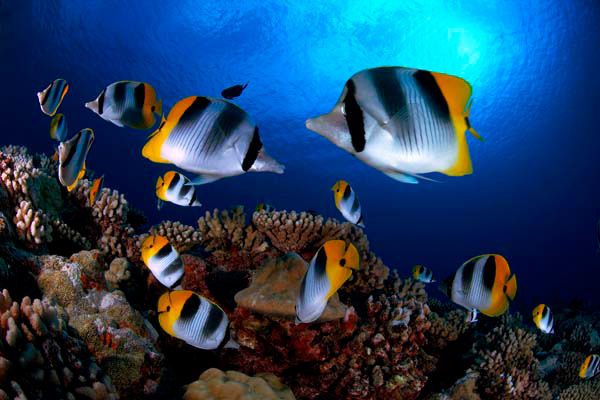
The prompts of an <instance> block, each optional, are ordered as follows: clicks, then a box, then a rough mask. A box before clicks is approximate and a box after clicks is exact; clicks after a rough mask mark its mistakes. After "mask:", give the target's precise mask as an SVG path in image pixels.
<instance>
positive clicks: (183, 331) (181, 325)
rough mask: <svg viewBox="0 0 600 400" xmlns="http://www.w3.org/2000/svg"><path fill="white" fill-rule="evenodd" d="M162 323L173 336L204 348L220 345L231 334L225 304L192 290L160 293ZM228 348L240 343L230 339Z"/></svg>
mask: <svg viewBox="0 0 600 400" xmlns="http://www.w3.org/2000/svg"><path fill="white" fill-rule="evenodd" d="M158 322H159V323H160V326H161V328H162V329H163V330H164V331H165V332H167V333H168V334H169V335H171V336H173V337H176V338H178V339H181V340H183V341H184V342H186V343H187V344H189V345H191V346H194V347H198V348H200V349H204V350H214V349H216V348H219V347H220V346H221V344H222V343H223V342H225V339H226V338H227V336H228V334H229V331H228V329H227V327H228V325H229V319H228V318H227V315H226V314H225V312H224V311H223V310H222V309H221V307H219V306H218V305H216V304H215V303H213V302H212V301H210V300H208V299H206V298H204V297H202V296H200V295H199V294H196V293H194V292H192V291H189V290H175V291H172V292H168V293H165V294H163V295H162V296H160V298H159V299H158ZM224 347H230V348H239V345H237V344H236V343H235V342H233V341H232V340H229V341H228V342H227V343H226V344H225V346H224Z"/></svg>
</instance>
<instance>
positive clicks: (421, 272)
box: [412, 265, 435, 283]
mask: <svg viewBox="0 0 600 400" xmlns="http://www.w3.org/2000/svg"><path fill="white" fill-rule="evenodd" d="M412 277H413V279H414V280H416V281H421V282H423V283H432V282H435V280H434V279H433V272H432V271H431V270H430V269H429V268H427V267H425V266H423V265H415V266H413V268H412Z"/></svg>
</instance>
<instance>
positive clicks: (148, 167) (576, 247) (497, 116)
mask: <svg viewBox="0 0 600 400" xmlns="http://www.w3.org/2000/svg"><path fill="white" fill-rule="evenodd" d="M598 48H600V3H598V2H597V1H595V0H587V1H586V0H580V1H567V0H563V1H560V0H555V1H544V2H542V1H540V2H537V1H511V2H507V1H470V2H462V1H431V0H430V1H427V0H422V1H412V2H390V1H383V0H371V1H351V0H345V1H331V2H326V4H323V2H321V1H296V2H289V1H202V2H200V1H174V2H165V1H145V2H138V1H123V0H120V1H113V0H105V1H85V2H74V1H58V0H57V1H39V2H32V1H0V72H1V73H2V77H3V80H2V82H3V83H2V85H3V90H2V95H1V96H0V116H1V119H0V120H1V121H2V139H1V140H0V144H1V145H4V144H19V145H25V146H27V147H28V148H29V149H30V150H31V151H34V152H43V153H46V154H48V155H50V154H52V153H53V151H54V149H53V146H54V144H53V142H52V141H51V140H50V139H49V135H48V127H49V118H48V117H47V116H45V115H43V114H42V113H41V112H40V110H39V106H38V103H37V98H36V95H35V94H36V92H38V91H40V90H42V89H43V88H45V87H46V86H47V85H48V84H49V83H50V82H51V81H52V80H53V79H55V78H57V77H62V78H65V79H67V80H68V82H69V84H70V90H69V93H68V94H67V96H66V97H65V100H64V102H63V104H62V106H61V109H60V112H62V113H64V114H65V115H66V116H67V118H68V123H69V127H70V129H71V130H72V132H75V131H76V130H79V129H81V128H84V127H90V128H92V129H94V131H95V132H96V140H95V142H94V145H93V148H92V150H91V152H90V154H89V157H88V167H89V168H90V169H92V170H94V171H96V172H97V173H98V174H104V175H105V185H106V186H109V187H111V188H115V189H118V190H119V191H120V192H122V193H124V194H125V195H126V197H127V199H128V200H129V202H130V203H131V204H132V205H134V206H135V207H137V208H140V209H142V210H143V211H144V213H145V214H146V215H147V216H148V218H149V223H150V224H154V223H158V222H159V221H161V220H163V219H170V220H180V221H182V222H184V223H188V224H191V225H195V224H196V220H197V219H198V217H199V216H200V215H202V214H204V212H205V211H206V210H212V209H214V208H220V209H225V208H228V207H230V206H233V205H238V204H242V205H244V206H245V207H246V209H247V210H250V211H251V210H253V209H254V206H255V205H256V204H257V203H259V202H267V203H270V204H272V205H273V206H275V207H276V208H278V209H288V210H292V209H294V210H307V209H313V210H316V211H318V212H319V213H321V214H323V215H325V216H331V217H336V218H338V219H342V217H341V215H340V214H339V213H338V211H337V210H336V209H335V207H334V204H333V199H332V195H331V192H330V187H331V186H332V185H333V183H334V182H335V181H337V180H338V179H345V180H347V181H348V182H350V183H351V185H352V186H353V188H354V189H355V191H356V192H357V193H358V195H359V197H360V200H361V203H362V207H363V212H364V219H365V224H366V226H367V228H366V231H367V234H368V237H369V240H370V243H371V248H372V250H373V251H375V252H376V253H377V254H378V255H379V256H380V257H381V258H382V259H383V260H384V262H385V263H386V264H387V265H389V266H391V267H393V268H396V269H397V270H398V271H399V272H400V273H401V274H404V275H408V274H409V271H410V268H411V266H412V265H413V264H416V263H421V264H424V265H427V266H428V267H430V268H431V269H433V271H434V274H435V275H436V276H437V278H440V277H443V276H444V275H447V274H450V273H452V272H454V270H455V269H456V268H457V267H458V266H459V265H460V264H461V263H462V262H463V261H465V260H467V259H468V258H470V257H472V256H474V255H477V254H482V253H490V252H493V253H500V254H503V255H504V256H505V257H506V258H507V259H508V261H509V263H510V266H511V268H512V270H513V271H514V272H515V273H516V274H517V277H518V285H519V290H518V294H517V304H521V305H524V306H525V307H529V306H530V305H532V304H533V303H537V302H542V301H543V302H545V303H547V304H549V305H551V306H552V305H553V304H556V303H559V302H566V301H568V300H570V299H571V298H573V297H582V298H584V299H586V300H588V301H591V302H593V303H595V304H599V303H600V299H599V296H597V295H596V294H595V293H596V290H597V286H598V281H599V278H600V272H599V269H598V267H599V265H600V254H598V252H597V251H596V249H597V243H596V236H597V231H596V230H597V228H596V224H597V222H598V218H599V217H600V188H599V182H600V168H598V162H599V161H598V153H599V152H600V135H599V133H600V132H599V131H598V124H597V116H598V113H599V112H600V77H599V76H600V75H599V74H598V69H599V67H600V55H599V54H600V53H598ZM381 65H399V66H407V67H414V68H421V69H427V70H432V71H438V72H444V73H448V74H453V75H458V76H461V77H463V78H465V79H467V80H468V81H469V82H470V83H471V84H472V86H473V107H472V110H471V118H470V120H471V123H472V125H473V127H474V128H475V129H477V131H478V132H479V133H480V134H481V135H482V136H483V137H484V138H485V141H484V142H478V141H476V140H472V138H469V147H470V151H471V156H472V159H473V165H474V173H473V174H472V175H470V176H465V177H458V178H451V177H445V176H441V177H440V180H441V181H442V182H440V183H430V182H422V183H421V184H419V185H407V184H402V183H398V182H396V181H394V180H392V179H390V178H388V177H386V176H385V175H383V174H382V173H380V172H379V171H377V170H375V169H373V168H371V167H369V166H367V165H365V164H363V163H362V162H360V161H359V160H357V159H355V158H354V157H352V156H350V155H349V154H348V153H346V152H344V151H343V150H341V149H338V148H337V147H335V146H334V145H333V144H331V143H330V142H329V141H327V140H326V139H324V138H322V137H321V136H319V135H316V134H314V133H312V132H310V131H308V130H307V129H306V128H305V126H304V121H305V120H306V119H307V118H310V117H315V116H317V115H320V114H323V113H326V112H328V111H329V110H330V109H331V107H332V106H333V105H334V104H335V102H336V100H337V98H338V97H339V95H340V93H341V90H342V87H343V85H344V83H345V81H346V80H347V79H348V78H349V77H350V76H351V75H352V74H354V73H355V72H357V71H360V70H362V69H365V68H371V67H376V66H381ZM123 79H131V80H138V81H145V82H148V83H151V84H152V85H153V86H154V87H155V88H156V90H157V92H158V94H159V97H161V98H162V99H163V102H164V107H165V110H168V109H169V108H170V107H171V106H172V105H173V104H174V103H175V102H177V101H178V100H179V99H181V98H183V97H187V96H191V95H205V96H215V97H218V96H219V93H220V92H221V90H222V89H224V88H226V87H229V86H231V85H233V84H237V83H244V82H247V81H248V82H249V85H248V88H247V89H246V90H245V91H244V93H243V95H242V96H241V97H239V98H238V99H237V100H236V103H237V104H239V105H240V106H241V107H243V108H244V109H245V110H247V111H248V112H249V113H250V114H251V115H252V117H253V118H254V119H255V121H256V122H257V123H258V125H259V127H260V130H261V136H262V141H263V143H264V144H265V147H266V149H267V150H268V152H269V153H270V154H271V155H272V156H273V157H275V158H276V159H277V160H279V161H281V162H282V163H284V164H285V165H286V167H287V168H286V172H285V174H283V175H275V174H268V173H260V174H246V175H244V176H239V177H234V178H228V179H223V180H221V181H219V182H216V183H213V184H210V185H206V186H202V187H200V188H199V198H200V201H201V202H202V203H203V204H204V206H203V207H202V208H200V209H197V208H181V207H177V206H175V205H166V206H165V207H164V208H163V209H162V211H160V212H159V211H157V210H156V198H155V196H154V185H155V182H156V178H157V176H158V175H161V174H162V173H164V172H166V171H167V170H169V169H172V167H170V166H168V165H160V164H153V163H151V162H149V161H148V160H146V159H144V158H142V157H141V147H142V146H143V144H144V143H145V139H146V136H147V135H148V132H143V131H133V130H130V129H121V128H118V127H116V126H114V125H112V124H110V123H108V122H106V121H104V120H102V119H100V118H99V117H98V116H97V115H95V114H94V113H92V112H91V111H90V110H87V109H85V108H84V106H83V104H84V103H85V102H87V101H90V100H93V99H94V98H96V96H97V95H98V93H99V92H100V91H101V90H102V88H104V87H105V86H106V85H107V84H109V83H111V82H114V81H117V80H123Z"/></svg>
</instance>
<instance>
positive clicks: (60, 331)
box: [0, 290, 118, 400]
mask: <svg viewBox="0 0 600 400" xmlns="http://www.w3.org/2000/svg"><path fill="white" fill-rule="evenodd" d="M0 313H1V317H0V337H2V339H0V371H1V372H0V398H6V399H8V398H9V396H10V398H15V399H16V398H19V399H25V398H28V399H57V398H68V399H105V400H109V399H117V398H118V396H117V394H116V391H115V388H114V386H113V385H112V383H111V381H110V379H109V378H108V377H107V376H106V375H105V374H104V373H103V372H102V370H101V369H100V368H99V367H98V365H97V364H96V362H95V360H94V358H93V357H92V356H91V355H90V353H89V352H88V350H87V348H86V346H85V344H84V343H83V342H82V341H81V340H80V339H78V338H77V336H75V335H73V333H72V331H71V330H70V328H68V327H67V324H66V321H65V320H64V319H63V318H62V317H60V316H59V313H58V311H57V309H56V308H55V307H53V306H51V305H49V304H48V303H47V302H46V301H40V300H37V299H36V300H34V301H31V300H30V299H29V298H28V297H25V298H24V299H23V300H22V301H21V303H20V304H19V303H17V302H12V300H11V298H10V295H9V293H8V291H6V290H4V291H3V292H2V294H0Z"/></svg>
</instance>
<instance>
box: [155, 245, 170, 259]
mask: <svg viewBox="0 0 600 400" xmlns="http://www.w3.org/2000/svg"><path fill="white" fill-rule="evenodd" d="M171 251H173V246H171V245H170V244H166V245H164V246H163V247H162V248H161V249H160V250H159V251H157V252H156V254H155V255H154V257H156V258H157V259H159V260H160V259H162V258H165V257H168V256H169V254H171Z"/></svg>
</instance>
